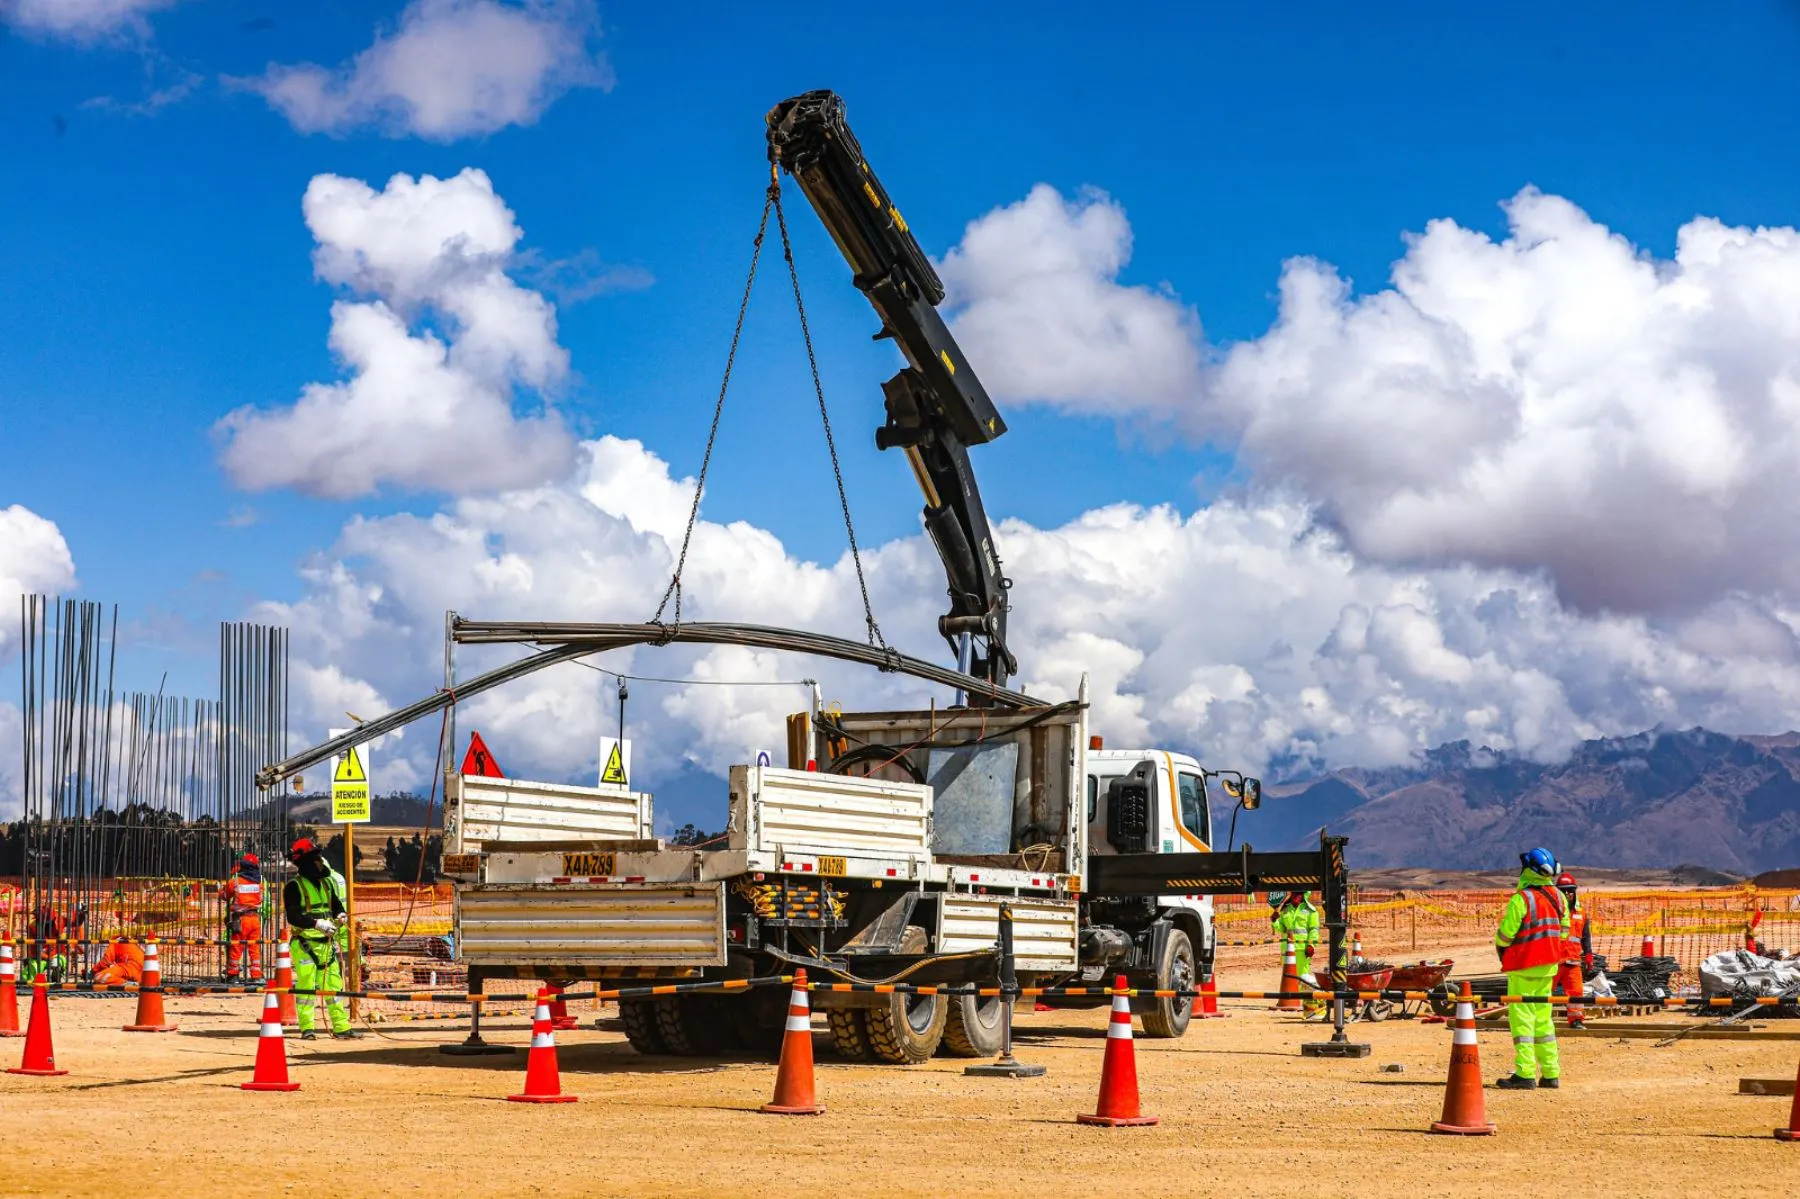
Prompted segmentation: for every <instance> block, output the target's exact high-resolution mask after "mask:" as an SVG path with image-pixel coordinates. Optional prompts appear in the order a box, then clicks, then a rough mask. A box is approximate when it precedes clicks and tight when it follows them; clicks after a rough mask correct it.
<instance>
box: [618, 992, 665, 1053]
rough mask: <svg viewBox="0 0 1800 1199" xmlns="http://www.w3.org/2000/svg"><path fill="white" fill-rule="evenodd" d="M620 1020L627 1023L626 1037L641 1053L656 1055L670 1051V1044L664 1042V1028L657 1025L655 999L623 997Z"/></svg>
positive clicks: (624, 1023) (620, 1006)
mask: <svg viewBox="0 0 1800 1199" xmlns="http://www.w3.org/2000/svg"><path fill="white" fill-rule="evenodd" d="M619 1022H620V1023H622V1024H623V1025H625V1039H626V1040H627V1041H630V1042H631V1047H632V1048H633V1049H635V1050H637V1051H638V1052H639V1053H644V1054H651V1055H655V1054H662V1053H667V1052H669V1047H668V1045H667V1044H665V1043H664V1042H663V1038H662V1030H661V1029H659V1028H658V1027H657V1025H656V1001H655V1000H654V999H621V1000H620V1001H619Z"/></svg>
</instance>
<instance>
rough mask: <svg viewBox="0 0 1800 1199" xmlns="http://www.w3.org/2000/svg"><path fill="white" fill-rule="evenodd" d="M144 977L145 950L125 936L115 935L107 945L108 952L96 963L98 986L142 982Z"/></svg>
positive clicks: (96, 983)
mask: <svg viewBox="0 0 1800 1199" xmlns="http://www.w3.org/2000/svg"><path fill="white" fill-rule="evenodd" d="M143 977H144V951H143V950H141V949H139V948H138V947H137V946H136V945H133V944H132V943H131V942H130V941H127V940H126V939H125V938H124V937H115V938H114V939H113V940H112V942H111V943H110V944H109V945H107V947H106V952H105V953H103V954H101V955H100V960H99V961H97V962H95V963H94V985H95V986H96V987H116V986H120V985H123V984H125V983H135V982H141V981H142V980H143Z"/></svg>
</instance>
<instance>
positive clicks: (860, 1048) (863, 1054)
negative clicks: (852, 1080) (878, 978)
mask: <svg viewBox="0 0 1800 1199" xmlns="http://www.w3.org/2000/svg"><path fill="white" fill-rule="evenodd" d="M825 1015H826V1017H827V1018H828V1019H829V1020H830V1021H831V1043H832V1045H833V1046H835V1047H836V1049H837V1051H838V1056H839V1057H841V1058H844V1059H846V1060H848V1061H852V1062H866V1061H868V1060H869V1059H870V1058H871V1057H873V1056H874V1054H873V1052H872V1051H871V1050H870V1049H869V1030H868V1029H867V1028H866V1027H865V1026H864V1023H863V1014H862V1011H861V1009H859V1008H833V1009H832V1010H831V1011H829V1012H826V1013H825Z"/></svg>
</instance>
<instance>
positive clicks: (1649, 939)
mask: <svg viewBox="0 0 1800 1199" xmlns="http://www.w3.org/2000/svg"><path fill="white" fill-rule="evenodd" d="M1638 956H1640V957H1646V958H1653V957H1655V956H1656V938H1655V936H1653V935H1652V934H1650V933H1645V934H1644V944H1643V947H1642V948H1640V949H1639V950H1638Z"/></svg>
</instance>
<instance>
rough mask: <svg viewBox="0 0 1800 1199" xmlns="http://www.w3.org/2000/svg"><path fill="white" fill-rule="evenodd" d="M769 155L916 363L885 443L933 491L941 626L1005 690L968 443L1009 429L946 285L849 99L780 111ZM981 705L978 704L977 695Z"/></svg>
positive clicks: (890, 409)
mask: <svg viewBox="0 0 1800 1199" xmlns="http://www.w3.org/2000/svg"><path fill="white" fill-rule="evenodd" d="M768 127H769V159H770V161H771V162H772V163H773V164H775V166H776V168H778V169H780V170H785V171H787V173H788V174H789V175H791V176H792V177H793V179H794V180H795V182H797V183H798V184H799V185H800V190H801V191H803V192H805V193H806V198H807V200H808V201H810V202H811V204H812V206H813V211H815V212H816V213H818V214H819V219H820V220H821V221H823V222H824V224H825V228H826V229H827V230H828V231H829V232H830V233H831V237H832V240H833V241H835V242H836V243H837V246H838V249H839V250H840V251H842V253H843V255H844V258H845V259H846V260H848V262H849V263H850V268H851V270H852V271H854V272H855V276H854V281H855V283H856V287H857V290H859V291H861V292H862V293H863V295H864V296H866V297H867V298H868V301H869V303H870V304H872V305H873V306H874V308H875V312H876V314H877V315H878V316H879V317H880V318H881V330H880V332H878V333H876V335H875V336H876V338H877V339H882V338H891V339H892V340H893V341H894V344H895V345H897V346H899V347H900V352H901V353H902V354H904V355H905V356H906V363H907V364H906V366H905V367H903V368H902V369H901V370H900V371H899V372H898V373H897V374H895V375H894V377H893V378H891V379H889V380H888V381H887V382H885V383H883V384H882V385H881V390H882V395H883V397H884V400H885V402H886V407H887V422H886V423H885V424H884V425H882V426H881V427H880V428H878V429H877V430H876V431H875V444H876V445H877V446H878V447H880V448H881V449H884V450H888V449H896V448H897V449H900V450H902V451H903V452H904V453H905V454H906V458H907V461H908V463H909V464H910V465H911V466H912V470H913V476H914V478H916V479H917V480H918V484H919V490H920V491H922V492H923V493H924V495H925V530H926V532H927V533H929V534H930V535H931V541H932V544H933V545H934V546H936V547H937V552H938V556H939V557H940V558H942V559H943V562H944V572H945V574H946V575H947V576H948V579H949V593H950V611H949V612H947V613H945V614H944V615H943V616H940V617H939V618H938V632H939V633H941V634H942V635H943V637H944V639H945V640H946V641H948V642H949V644H950V646H951V648H952V649H953V650H955V651H956V653H957V661H958V665H959V666H961V667H962V668H963V669H964V670H965V671H966V672H967V673H969V674H972V675H974V676H976V677H977V678H982V679H985V680H987V681H988V682H990V683H992V684H994V685H995V686H1004V685H1005V684H1006V682H1007V680H1008V678H1010V677H1011V676H1012V675H1014V674H1015V673H1017V672H1018V669H1019V664H1018V661H1017V659H1015V658H1014V657H1013V655H1012V653H1011V651H1010V650H1008V648H1007V645H1006V616H1007V610H1008V608H1009V603H1008V600H1007V590H1008V589H1009V588H1010V587H1011V586H1012V581H1011V580H1010V579H1008V578H1007V577H1006V575H1005V574H1004V573H1003V572H1002V570H1001V567H1000V555H999V554H998V552H996V550H995V548H994V535H993V531H992V529H991V528H990V527H989V525H988V517H987V510H986V509H985V508H984V507H983V506H982V503H981V489H980V487H978V486H977V485H976V482H975V473H974V470H973V468H972V467H971V466H970V464H969V447H971V446H977V445H983V444H985V443H987V442H990V441H992V440H994V439H995V438H996V437H999V436H1000V435H1001V434H1003V433H1005V432H1006V422H1005V421H1004V420H1002V419H1001V418H1000V412H999V410H998V409H996V408H995V407H994V401H993V400H992V399H990V398H989V397H988V393H987V390H986V389H985V388H984V387H982V385H981V380H980V379H979V378H978V377H976V374H975V368H974V367H973V366H972V365H971V364H970V363H969V360H968V358H967V357H966V356H964V354H963V352H962V348H961V347H960V346H958V345H957V344H956V339H955V338H954V337H952V336H951V335H950V330H949V327H948V326H946V325H945V324H944V318H943V317H941V316H939V315H938V311H937V305H938V304H939V303H940V302H942V300H943V298H944V285H943V283H942V281H940V280H939V278H938V274H937V271H936V270H934V269H933V268H932V265H931V260H930V259H929V258H927V257H926V256H925V251H924V250H922V249H921V248H920V247H919V243H918V240H917V239H916V238H914V237H913V235H912V231H911V230H910V229H908V228H907V225H906V220H905V218H904V217H902V216H901V215H900V210H899V208H897V207H896V206H895V204H894V202H893V200H891V199H890V198H889V197H888V194H887V190H886V189H885V188H883V187H882V186H881V181H880V180H879V179H877V178H876V177H875V172H874V171H872V170H870V169H869V164H868V161H867V160H866V159H865V158H864V157H863V152H862V147H861V145H859V144H858V143H857V140H856V136H855V135H854V134H852V133H851V132H850V126H849V125H848V124H847V123H846V122H845V120H844V102H843V100H842V99H841V98H840V97H839V96H838V95H837V94H836V93H835V92H830V91H811V92H807V93H805V94H804V95H800V96H795V97H793V98H792V99H789V100H784V101H782V102H781V103H780V104H777V105H776V106H775V107H774V108H772V109H770V110H769V114H768ZM970 702H971V703H975V704H979V703H980V702H981V699H980V696H979V695H976V694H972V695H971V696H970Z"/></svg>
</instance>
